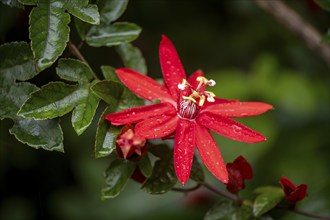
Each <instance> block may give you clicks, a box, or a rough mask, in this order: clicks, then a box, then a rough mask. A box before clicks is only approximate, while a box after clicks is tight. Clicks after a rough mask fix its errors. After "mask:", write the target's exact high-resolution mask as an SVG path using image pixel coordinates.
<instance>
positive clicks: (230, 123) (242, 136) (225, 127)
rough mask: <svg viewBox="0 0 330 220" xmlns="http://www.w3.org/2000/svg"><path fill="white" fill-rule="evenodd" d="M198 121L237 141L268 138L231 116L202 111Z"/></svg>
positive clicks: (257, 140)
mask: <svg viewBox="0 0 330 220" xmlns="http://www.w3.org/2000/svg"><path fill="white" fill-rule="evenodd" d="M196 121H197V123H199V124H201V125H204V126H205V127H207V128H210V129H211V130H213V131H215V132H217V133H219V134H220V135H223V136H225V137H227V138H231V139H233V140H236V141H241V142H247V143H257V142H260V141H265V140H266V138H265V137H264V136H263V135H262V134H260V133H258V132H256V131H254V130H252V129H250V128H248V127H246V126H245V125H243V124H241V123H238V122H236V121H234V120H232V119H230V118H226V117H223V116H220V115H216V114H212V113H211V112H203V113H200V115H199V116H198V117H197V118H196Z"/></svg>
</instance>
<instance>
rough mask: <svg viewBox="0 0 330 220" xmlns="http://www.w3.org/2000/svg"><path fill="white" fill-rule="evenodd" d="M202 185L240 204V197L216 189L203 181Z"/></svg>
mask: <svg viewBox="0 0 330 220" xmlns="http://www.w3.org/2000/svg"><path fill="white" fill-rule="evenodd" d="M203 186H204V187H205V188H207V189H208V190H210V191H212V192H214V193H216V194H218V195H220V196H222V197H225V198H227V199H229V200H232V201H234V202H237V203H239V204H241V202H242V201H241V199H240V198H239V197H237V196H236V195H233V194H231V193H230V194H229V193H227V192H225V191H222V190H220V189H216V188H214V187H213V186H211V185H209V184H208V183H203Z"/></svg>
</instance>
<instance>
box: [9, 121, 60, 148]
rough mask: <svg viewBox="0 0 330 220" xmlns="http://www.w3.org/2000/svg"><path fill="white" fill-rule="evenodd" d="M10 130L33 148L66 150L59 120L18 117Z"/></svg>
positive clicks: (18, 138)
mask: <svg viewBox="0 0 330 220" xmlns="http://www.w3.org/2000/svg"><path fill="white" fill-rule="evenodd" d="M9 132H10V133H11V134H13V135H15V137H16V139H17V140H19V141H20V142H22V143H24V144H28V145H29V146H31V147H33V148H36V149H39V148H42V149H45V150H49V151H59V152H64V148H63V133H62V129H61V127H60V125H59V121H58V120H42V121H40V120H38V121H36V120H33V119H18V120H16V122H15V124H14V126H13V127H12V128H11V129H10V130H9Z"/></svg>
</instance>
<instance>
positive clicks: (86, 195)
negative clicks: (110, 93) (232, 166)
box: [0, 0, 330, 220]
mask: <svg viewBox="0 0 330 220" xmlns="http://www.w3.org/2000/svg"><path fill="white" fill-rule="evenodd" d="M286 3H287V4H288V5H290V6H291V7H292V8H294V10H296V11H297V12H298V13H299V14H300V15H301V16H302V17H304V18H305V19H306V20H308V21H309V22H310V23H311V24H313V25H314V26H315V27H316V29H318V30H319V32H321V33H326V32H327V30H328V28H329V21H330V14H329V13H326V12H325V11H323V10H322V9H320V8H319V7H318V6H317V5H316V4H315V3H314V2H313V1H312V0H290V1H286ZM30 9H31V8H29V7H27V8H26V9H25V11H23V10H20V9H16V8H10V7H7V6H4V5H1V6H0V41H1V44H2V43H5V42H10V41H21V40H24V41H29V40H28V14H29V11H30ZM120 20H123V21H125V20H127V21H132V22H135V23H137V24H138V25H140V26H141V27H142V28H143V32H142V34H141V35H140V37H139V38H138V40H136V41H135V42H134V43H133V44H134V45H135V46H137V47H139V48H140V49H141V50H142V53H143V54H144V56H145V58H146V61H147V65H148V72H149V75H150V76H152V77H155V78H158V77H161V73H160V67H159V61H158V45H159V41H160V37H161V34H166V35H167V36H168V37H169V38H170V39H171V40H172V41H173V42H174V44H175V45H176V48H177V50H178V53H179V55H180V57H181V60H182V62H183V65H184V67H185V69H186V72H187V74H188V75H189V74H190V73H192V72H193V71H195V70H196V69H200V68H201V69H202V70H203V71H204V72H205V74H206V76H207V77H208V78H212V79H214V80H215V81H216V82H217V85H216V86H215V87H214V88H213V92H215V94H217V96H219V97H223V98H228V99H239V100H241V101H263V102H267V103H270V104H272V105H274V107H275V109H274V110H272V111H270V112H268V113H266V114H264V115H261V116H258V117H256V118H247V119H242V120H240V121H242V122H243V123H245V124H246V125H248V126H249V127H251V128H253V129H256V130H258V131H260V132H261V133H263V134H265V135H266V136H267V138H268V141H267V142H265V143H260V144H255V145H251V144H244V143H238V142H235V141H232V140H229V139H226V138H223V137H221V136H218V135H215V138H216V140H217V142H218V145H219V147H220V149H221V151H222V153H223V156H224V159H225V161H226V162H231V161H233V160H234V159H235V158H236V157H237V156H238V155H243V156H244V157H246V158H247V160H248V161H249V162H250V163H251V164H252V166H253V169H254V174H255V176H254V178H253V180H252V181H248V184H247V190H246V191H244V192H243V195H244V196H246V197H248V198H252V196H253V193H252V189H254V188H255V187H258V186H262V185H276V186H279V183H278V181H279V179H280V177H281V176H282V175H285V176H287V177H288V178H289V179H291V180H292V181H293V182H294V183H296V184H300V183H306V184H307V185H308V186H309V190H308V192H309V196H308V197H307V198H306V199H305V200H304V201H303V202H301V203H300V204H299V208H301V209H303V210H306V211H310V212H312V213H315V214H324V215H328V216H329V215H330V200H329V199H330V173H329V167H330V159H329V156H330V152H329V151H330V148H329V145H330V139H329V131H330V129H329V122H330V117H329V115H330V113H329V101H330V97H329V80H330V78H329V76H330V74H329V73H330V71H329V68H328V67H327V65H326V64H325V63H324V61H322V60H321V59H320V58H319V57H318V56H317V55H316V54H315V53H314V52H312V51H310V50H309V49H308V48H307V46H306V45H305V44H304V43H303V42H302V41H301V40H300V39H298V38H297V37H296V35H294V34H292V33H291V32H290V31H288V30H287V29H285V28H284V27H283V26H281V24H279V23H277V21H276V20H275V19H274V18H273V17H271V16H270V15H268V14H266V13H265V12H264V11H262V10H261V9H260V8H258V7H257V6H256V5H255V4H254V3H253V2H252V1H243V0H234V1H229V0H228V1H215V0H207V1H188V0H180V1H166V0H155V1H153V0H140V1H131V2H130V3H129V5H128V8H127V11H126V12H125V14H124V15H123V16H122V17H121V18H120ZM71 25H72V29H71V30H72V31H71V34H70V36H71V39H73V41H74V42H77V43H78V42H79V38H78V36H77V33H76V32H75V30H74V27H73V24H71ZM81 52H82V53H83V54H84V56H85V58H86V59H87V60H88V61H89V63H90V64H91V66H92V67H93V69H94V70H95V71H96V72H98V73H100V68H99V66H100V65H112V66H115V67H121V66H122V63H121V62H120V59H119V57H118V55H117V54H116V53H115V52H114V50H113V49H112V48H106V47H102V48H90V47H88V46H87V45H85V46H83V47H82V49H81ZM54 73H55V70H54V68H49V69H47V70H46V71H44V72H43V73H41V74H39V75H38V76H37V77H35V79H33V82H34V83H36V84H37V85H42V84H44V83H45V82H46V81H49V80H54V79H56V75H55V74H54ZM100 111H101V109H100ZM98 114H99V115H100V114H101V112H99V113H98ZM95 118H97V117H95ZM96 123H97V122H96V120H95V121H94V122H93V126H91V127H89V128H88V130H87V131H86V132H85V133H84V134H83V135H81V136H79V137H77V135H76V133H75V132H74V131H73V128H72V127H71V124H70V117H69V116H67V117H64V118H63V120H62V122H61V124H62V127H63V132H64V138H65V141H64V144H65V151H66V152H65V154H62V153H57V152H47V151H44V150H35V149H33V148H30V147H28V146H26V145H23V144H21V143H19V142H18V141H16V139H15V138H14V137H13V136H11V135H9V133H8V129H9V128H10V127H11V126H12V122H11V121H10V120H3V121H0V126H1V127H0V135H1V138H0V186H1V187H0V219H3V220H20V219H22V220H23V219H24V220H29V219H64V220H65V219H68V220H69V219H80V220H81V219H115V220H117V219H125V220H130V219H135V220H137V219H159V220H161V219H164V220H165V219H173V220H174V219H202V218H203V216H204V214H205V212H206V211H207V210H208V209H209V208H210V207H211V206H212V204H213V203H214V202H215V201H217V199H219V197H217V196H216V195H213V194H212V193H210V192H209V191H207V190H206V189H199V190H197V191H196V192H194V193H189V194H183V193H178V192H169V193H167V194H165V195H159V196H156V195H148V194H146V193H144V192H141V191H140V189H139V184H137V183H135V182H133V181H130V182H129V183H128V185H127V186H126V188H125V190H124V191H123V192H122V193H121V194H120V195H119V196H118V197H117V198H115V199H112V200H106V201H101V200H100V189H101V187H102V186H103V172H104V170H105V169H106V167H107V165H108V163H109V158H104V159H94V157H93V155H94V152H93V146H94V136H95V129H96ZM205 172H206V174H207V181H209V182H211V183H212V184H213V185H214V186H216V187H220V188H224V187H223V184H222V183H220V182H218V181H216V180H215V178H214V177H213V176H212V175H210V174H209V173H208V171H207V170H205ZM189 185H191V186H192V185H193V183H192V182H188V187H189ZM277 215H278V218H279V219H308V218H304V217H302V216H297V215H294V214H290V213H283V212H279V213H277Z"/></svg>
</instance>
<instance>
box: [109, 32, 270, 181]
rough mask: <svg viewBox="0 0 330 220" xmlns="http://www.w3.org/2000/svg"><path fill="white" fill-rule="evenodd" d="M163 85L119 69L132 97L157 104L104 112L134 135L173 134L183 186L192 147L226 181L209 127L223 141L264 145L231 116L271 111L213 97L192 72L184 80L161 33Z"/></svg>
mask: <svg viewBox="0 0 330 220" xmlns="http://www.w3.org/2000/svg"><path fill="white" fill-rule="evenodd" d="M159 57H160V65H161V69H162V73H163V77H164V82H165V85H162V84H159V83H158V82H157V81H155V80H154V79H152V78H150V77H148V76H145V75H143V74H141V73H138V72H136V71H134V70H132V69H127V68H121V69H117V70H116V73H117V75H118V77H119V78H120V80H121V81H122V82H123V83H124V84H125V85H126V86H127V87H128V88H129V89H130V90H132V91H133V92H134V93H135V94H137V95H138V96H140V97H142V98H144V99H146V100H149V101H154V100H160V102H161V103H159V104H152V105H148V106H141V107H136V108H131V109H127V110H124V111H121V112H117V113H113V114H108V115H107V116H106V119H107V120H109V121H111V123H112V124H113V125H123V124H134V123H137V124H136V126H135V132H136V133H137V134H139V135H141V136H143V137H145V138H146V139H155V138H162V137H167V136H169V135H171V134H173V133H174V168H175V172H176V175H177V177H178V179H179V180H180V182H181V183H182V185H184V183H185V182H187V180H188V178H189V175H190V171H191V167H192V161H193V155H194V146H196V147H197V150H198V152H199V155H200V156H201V159H202V161H203V162H204V164H205V165H206V167H207V168H208V169H209V170H210V171H211V173H212V174H213V175H214V176H216V177H217V178H218V179H219V180H221V181H222V182H224V183H227V182H228V173H227V169H226V166H225V164H224V161H223V159H222V156H221V153H220V151H219V148H218V146H217V144H216V142H215V141H214V139H213V137H212V135H211V133H210V131H209V129H211V130H213V131H215V132H217V133H219V134H220V135H223V136H225V137H228V138H231V139H234V140H237V141H242V142H248V143H256V142H261V141H265V140H266V138H265V137H264V136H263V135H261V134H259V133H258V132H256V131H254V130H251V129H250V128H248V127H246V126H244V125H243V124H240V123H238V122H236V121H234V120H232V119H231V118H235V117H247V116H255V115H259V114H262V113H264V112H266V111H268V110H269V109H271V108H272V106H271V105H269V104H266V103H262V102H239V101H228V100H225V99H220V98H216V97H215V95H214V94H213V93H212V92H209V91H206V90H205V87H206V86H214V85H215V82H214V81H213V80H208V79H206V78H205V77H204V74H203V72H202V71H196V72H195V73H193V74H192V75H191V76H190V77H189V78H188V79H187V78H186V74H185V71H184V69H183V67H182V64H181V61H180V58H179V56H178V54H177V52H176V50H175V47H174V45H173V44H172V42H171V41H170V40H169V39H168V38H167V37H166V36H164V35H163V37H162V40H161V42H160V46H159Z"/></svg>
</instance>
